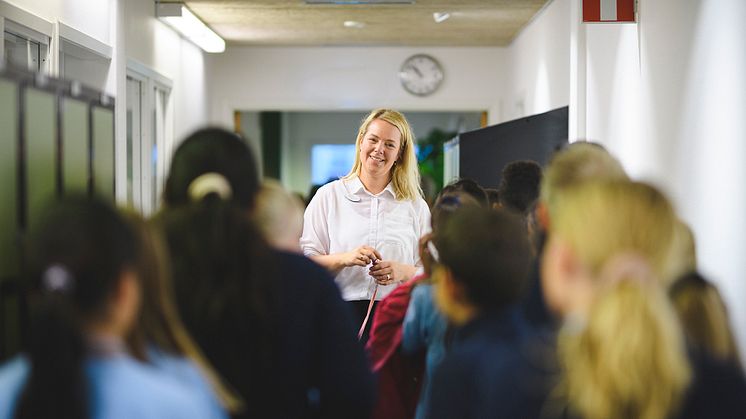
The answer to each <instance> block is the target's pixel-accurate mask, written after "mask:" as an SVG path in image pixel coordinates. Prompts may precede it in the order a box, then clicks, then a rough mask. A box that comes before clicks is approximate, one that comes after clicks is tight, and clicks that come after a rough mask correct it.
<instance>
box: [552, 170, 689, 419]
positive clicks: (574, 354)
mask: <svg viewBox="0 0 746 419" xmlns="http://www.w3.org/2000/svg"><path fill="white" fill-rule="evenodd" d="M556 204H557V205H556V208H555V209H556V212H554V213H553V214H552V231H551V233H550V234H552V235H557V236H558V237H560V238H561V239H562V240H564V241H565V242H566V243H567V244H568V245H569V246H570V247H571V248H572V251H573V252H574V254H575V255H576V257H577V259H578V261H579V263H580V264H581V265H582V266H583V267H584V268H585V269H586V270H587V274H588V276H589V279H591V280H592V281H593V282H592V286H593V294H592V295H593V296H592V300H591V302H590V306H589V307H587V312H586V313H585V319H584V323H583V324H581V325H580V326H578V325H577V324H574V325H571V324H568V325H567V326H568V327H564V328H563V330H562V331H561V333H560V336H559V341H558V351H559V352H558V356H559V360H560V364H561V366H562V371H563V375H562V378H561V382H560V385H559V386H558V387H557V392H558V393H559V395H561V396H562V398H563V399H564V400H565V401H566V403H567V408H568V409H569V410H570V411H571V412H572V413H574V414H576V415H578V416H579V417H583V418H586V419H596V418H604V419H614V418H630V417H633V418H641V419H662V418H667V417H670V416H671V415H672V414H674V413H675V412H676V410H677V409H678V408H679V406H680V404H681V401H682V398H683V396H684V393H685V390H686V388H687V386H688V385H689V382H690V380H691V374H692V373H691V369H690V366H689V363H688V359H687V354H686V348H685V344H684V338H683V332H682V330H681V327H680V325H679V322H678V320H677V317H676V314H675V312H674V310H673V307H672V305H671V303H670V301H669V299H668V297H667V294H666V292H665V288H664V284H665V283H667V282H668V281H669V275H670V272H671V269H670V266H671V263H672V261H671V257H672V255H673V254H674V252H672V250H671V246H672V242H673V237H674V230H675V223H676V217H675V214H674V211H673V209H672V207H671V205H670V204H669V203H668V201H667V200H666V198H665V197H664V196H663V195H662V194H661V193H660V192H658V191H657V190H656V189H655V188H653V187H651V186H648V185H645V184H642V183H636V182H630V181H607V182H590V183H585V184H582V185H577V186H575V187H571V188H568V189H567V190H566V191H563V196H562V199H559V200H558V201H557V203H556ZM569 326H572V327H569Z"/></svg>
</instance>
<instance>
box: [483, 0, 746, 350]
mask: <svg viewBox="0 0 746 419" xmlns="http://www.w3.org/2000/svg"><path fill="white" fill-rule="evenodd" d="M579 4H580V0H555V1H554V2H552V3H551V4H550V6H549V7H548V8H547V9H546V10H544V12H543V13H542V14H541V15H540V16H539V17H537V18H536V19H535V20H534V22H533V23H532V24H531V25H530V26H529V27H528V28H526V29H525V30H524V31H523V33H522V34H521V35H520V36H519V38H518V39H516V41H515V42H514V43H513V45H511V46H510V48H509V50H508V57H509V60H508V61H509V62H511V63H512V66H513V67H512V71H511V73H510V77H509V78H508V79H507V80H506V86H514V87H513V88H512V89H511V88H510V87H508V88H507V89H505V92H506V96H503V97H501V98H499V101H498V104H497V105H496V107H498V108H502V110H503V115H504V116H505V118H503V119H512V118H515V117H519V116H526V115H530V114H533V113H537V112H541V111H543V110H545V109H546V108H553V107H557V105H561V102H562V100H563V99H565V98H568V97H569V98H570V99H572V100H570V101H569V103H570V104H571V117H572V115H573V113H575V114H576V116H577V119H576V120H575V121H576V123H577V124H578V126H577V127H575V128H573V127H572V126H571V131H573V132H577V133H578V134H580V135H583V134H584V136H586V137H587V138H589V139H592V140H595V141H599V142H601V143H603V144H605V145H606V146H607V147H608V148H609V149H610V150H611V151H612V153H614V154H616V155H617V156H618V157H619V158H620V159H621V161H622V163H623V164H624V166H625V168H626V169H627V170H628V171H629V172H630V174H631V175H632V176H633V177H634V178H637V179H642V180H646V181H649V182H652V183H653V184H655V185H657V186H659V187H660V188H661V189H662V190H663V191H664V192H666V193H667V194H668V195H669V196H670V197H671V199H672V201H673V202H674V204H675V206H676V208H677V209H678V212H679V214H680V216H681V217H682V218H683V219H684V220H685V221H686V222H688V223H689V224H690V225H691V226H692V228H693V229H694V232H695V235H696V236H697V245H698V252H699V254H698V260H699V266H700V270H701V271H702V272H703V273H704V274H705V275H706V276H707V277H709V278H711V279H712V280H713V281H715V282H716V283H717V284H718V286H719V287H720V289H721V291H722V293H723V295H724V296H725V298H726V301H727V302H728V303H729V309H730V311H731V315H732V320H733V321H734V330H735V331H736V333H737V335H738V338H739V344H740V348H741V351H742V353H744V354H746V304H743V301H746V282H745V281H744V278H746V258H744V255H746V217H744V214H746V118H744V116H745V115H746V43H744V39H746V26H744V25H743V24H742V22H743V21H744V20H746V2H743V1H741V0H721V1H717V2H714V1H705V0H686V1H680V0H655V1H641V2H640V3H639V5H640V10H639V23H638V24H636V25H634V24H633V25H629V24H596V25H583V24H581V23H580V16H579V10H580V8H579ZM563 22H564V23H563ZM567 34H569V35H570V37H569V38H568V37H567V36H566V35H567ZM552 36H554V37H555V39H554V40H551V39H550V38H551V37H552ZM552 41H553V42H555V43H554V44H553V45H552V46H551V47H547V42H552ZM562 43H568V45H567V46H564V47H563V46H562V45H561V44H562ZM559 50H561V51H563V52H562V56H560V55H558V54H557V51H559ZM575 53H576V55H574V54H575ZM566 56H569V57H570V59H571V61H569V62H568V61H567V60H565V58H564V57H566ZM572 60H576V61H572ZM547 63H550V64H547ZM552 63H553V64H552ZM573 65H576V67H575V68H573ZM545 67H547V68H550V70H549V71H548V72H547V73H548V74H549V77H548V79H546V80H545V78H544V76H543V75H542V74H543V72H544V68H545ZM563 67H567V68H564V69H563ZM567 69H569V70H570V72H568V71H567ZM554 76H556V77H554ZM568 87H569V88H570V90H568ZM572 95H575V96H574V98H573V97H572ZM537 98H538V99H537ZM546 103H549V104H550V105H549V106H545V104H546ZM565 103H567V101H566V102H565ZM521 105H523V106H521ZM571 119H572V118H571ZM491 121H494V120H493V119H491ZM495 122H496V121H495ZM572 122H573V121H571V124H572Z"/></svg>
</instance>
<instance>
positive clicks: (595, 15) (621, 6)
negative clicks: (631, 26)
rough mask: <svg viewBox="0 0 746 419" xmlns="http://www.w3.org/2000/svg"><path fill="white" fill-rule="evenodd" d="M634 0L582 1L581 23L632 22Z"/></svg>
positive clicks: (633, 18) (633, 19) (633, 17)
mask: <svg viewBox="0 0 746 419" xmlns="http://www.w3.org/2000/svg"><path fill="white" fill-rule="evenodd" d="M634 21H635V0H583V22H634Z"/></svg>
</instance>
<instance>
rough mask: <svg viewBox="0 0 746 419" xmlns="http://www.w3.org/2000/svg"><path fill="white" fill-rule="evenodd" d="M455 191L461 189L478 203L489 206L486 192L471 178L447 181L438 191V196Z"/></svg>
mask: <svg viewBox="0 0 746 419" xmlns="http://www.w3.org/2000/svg"><path fill="white" fill-rule="evenodd" d="M457 191H461V192H464V193H466V194H468V195H470V196H471V197H472V198H474V199H475V200H476V201H477V202H478V203H479V205H481V206H483V207H485V208H487V207H489V206H490V200H489V198H488V197H487V192H486V191H485V190H484V188H483V187H482V186H481V185H480V184H478V183H477V182H475V181H473V180H471V179H466V178H464V179H459V180H455V181H453V182H451V183H449V184H448V185H446V186H444V187H443V189H442V190H441V191H440V196H444V195H447V194H449V193H451V192H457Z"/></svg>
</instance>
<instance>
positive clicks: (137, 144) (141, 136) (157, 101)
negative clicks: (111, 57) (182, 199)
mask: <svg viewBox="0 0 746 419" xmlns="http://www.w3.org/2000/svg"><path fill="white" fill-rule="evenodd" d="M170 94H171V81H170V80H168V79H166V78H165V77H163V76H161V75H159V74H158V73H156V72H154V71H153V70H150V69H148V68H147V67H144V66H143V65H141V64H138V63H136V62H133V61H130V63H129V65H128V69H127V100H126V102H127V145H126V149H127V153H126V156H125V157H126V161H125V162H124V164H125V167H126V174H127V176H126V180H125V181H126V185H125V189H126V191H127V192H126V201H127V204H128V205H130V206H132V207H133V208H136V209H138V210H140V211H141V212H142V213H143V214H145V215H150V214H152V213H153V212H155V211H156V210H157V208H158V203H159V201H160V196H161V194H162V193H163V185H164V183H165V178H166V170H167V168H168V164H169V161H170V155H171V147H172V144H173V129H172V127H173V123H172V121H173V119H172V113H171V109H170V106H171V105H170V101H169V97H170Z"/></svg>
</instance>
